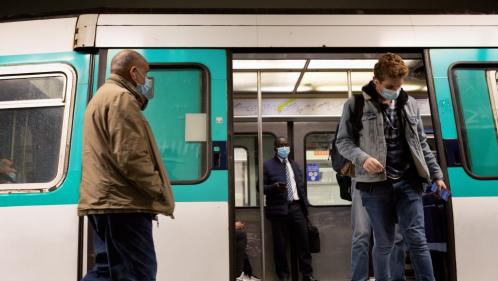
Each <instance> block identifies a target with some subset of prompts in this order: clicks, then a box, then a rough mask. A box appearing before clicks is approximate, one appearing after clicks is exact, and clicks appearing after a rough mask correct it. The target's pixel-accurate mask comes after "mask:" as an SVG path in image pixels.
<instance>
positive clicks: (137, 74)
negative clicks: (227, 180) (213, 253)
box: [78, 50, 174, 281]
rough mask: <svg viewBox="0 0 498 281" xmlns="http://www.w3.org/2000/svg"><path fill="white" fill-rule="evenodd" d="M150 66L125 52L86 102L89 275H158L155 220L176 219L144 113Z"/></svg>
mask: <svg viewBox="0 0 498 281" xmlns="http://www.w3.org/2000/svg"><path fill="white" fill-rule="evenodd" d="M148 71H149V64H148V63H147V61H146V60H145V58H144V57H143V56H142V55H140V54H139V53H137V52H135V51H131V50H124V51H121V52H119V53H118V54H116V55H115V56H114V58H113V59H112V62H111V76H110V78H109V80H107V81H106V83H105V84H104V85H102V87H100V88H99V89H98V91H97V93H96V94H95V96H94V97H93V98H92V100H91V101H90V103H89V104H88V107H87V110H86V112H85V119H84V122H85V123H84V129H83V168H82V171H83V175H82V181H81V186H80V201H79V205H78V215H80V216H85V215H86V216H88V220H89V222H90V224H91V225H92V227H93V229H94V231H95V241H94V244H95V251H96V264H95V267H94V268H93V270H92V271H90V272H89V273H88V274H87V275H86V276H85V277H84V278H83V280H84V281H94V280H99V281H100V280H112V281H114V280H130V281H131V280H136V281H152V280H156V272H157V262H156V255H155V250H154V241H153V238H152V220H153V219H154V218H155V217H156V215H157V214H163V215H167V216H173V209H174V199H173V195H172V192H171V185H170V182H169V179H168V176H167V173H166V170H165V168H164V165H163V162H162V160H161V155H160V153H159V150H158V148H157V145H156V142H155V140H154V136H153V135H152V131H151V129H150V127H149V124H148V123H147V121H146V119H145V117H144V115H143V113H142V110H144V109H145V107H146V106H147V103H148V102H149V101H150V99H151V98H152V97H153V85H152V79H151V78H149V77H147V72H148Z"/></svg>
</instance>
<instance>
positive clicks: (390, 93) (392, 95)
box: [381, 88, 401, 100]
mask: <svg viewBox="0 0 498 281" xmlns="http://www.w3.org/2000/svg"><path fill="white" fill-rule="evenodd" d="M400 91H401V88H399V89H397V90H389V89H385V88H384V90H383V91H382V93H381V96H382V97H384V98H385V99H386V100H395V99H397V98H398V96H399V92H400Z"/></svg>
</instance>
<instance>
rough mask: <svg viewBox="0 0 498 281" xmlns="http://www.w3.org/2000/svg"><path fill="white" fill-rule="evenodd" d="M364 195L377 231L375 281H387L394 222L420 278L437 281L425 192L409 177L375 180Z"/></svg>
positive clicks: (365, 203)
mask: <svg viewBox="0 0 498 281" xmlns="http://www.w3.org/2000/svg"><path fill="white" fill-rule="evenodd" d="M361 198H362V200H363V205H364V206H365V208H366V210H367V213H368V215H369V217H370V221H371V222H372V227H373V232H374V247H373V265H374V273H375V280H376V281H388V280H390V276H389V260H390V255H391V251H392V249H393V245H394V238H395V224H396V221H398V222H399V228H400V232H401V234H402V235H403V238H404V240H405V245H406V246H407V248H408V250H409V251H410V257H411V261H412V265H413V269H414V271H415V275H416V277H417V280H418V281H434V280H435V279H434V272H433V269H432V260H431V256H430V253H429V248H428V247H427V240H426V238H425V229H424V210H423V205H422V193H421V191H418V190H417V188H416V187H415V186H413V185H412V184H411V183H410V182H409V181H407V180H399V181H396V182H393V183H392V184H391V183H389V182H385V183H374V184H373V188H372V190H371V191H361Z"/></svg>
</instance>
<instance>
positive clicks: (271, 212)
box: [263, 156, 309, 219]
mask: <svg viewBox="0 0 498 281" xmlns="http://www.w3.org/2000/svg"><path fill="white" fill-rule="evenodd" d="M290 164H291V167H292V171H293V172H294V177H295V180H296V187H297V194H298V195H299V199H300V200H299V202H300V204H301V209H302V210H303V213H304V214H305V215H308V205H309V203H308V197H307V195H306V189H305V188H304V181H303V174H302V172H301V169H300V168H299V166H298V165H297V163H296V162H294V161H290ZM263 171H264V185H265V190H264V192H265V195H266V207H265V213H266V217H267V218H268V219H272V218H278V217H284V216H286V215H287V213H288V209H289V202H288V201H287V191H283V192H280V191H278V190H277V189H276V188H275V187H273V184H274V183H276V182H283V183H286V182H287V177H286V175H285V164H284V163H282V162H280V159H279V158H278V157H277V156H275V157H273V158H272V159H269V160H266V161H265V162H264V165H263Z"/></svg>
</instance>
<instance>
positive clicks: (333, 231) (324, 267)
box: [232, 52, 447, 281]
mask: <svg viewBox="0 0 498 281" xmlns="http://www.w3.org/2000/svg"><path fill="white" fill-rule="evenodd" d="M381 54H382V53H380V52H375V53H326V54H325V53H234V54H233V61H232V70H233V76H232V81H233V91H232V92H233V115H234V116H233V117H234V118H233V121H234V126H233V128H234V139H233V147H234V165H235V166H234V174H235V176H234V179H235V182H234V186H235V219H236V220H240V221H242V222H243V223H244V224H245V226H246V232H247V237H248V247H247V252H248V256H249V260H250V261H251V263H252V266H253V268H254V273H255V275H257V276H261V274H262V268H261V256H262V254H261V253H262V249H261V239H262V237H261V228H260V227H261V218H260V210H259V203H260V202H259V194H258V192H257V182H258V138H257V132H258V123H257V114H258V103H257V93H258V83H257V81H258V75H260V79H261V80H260V81H261V84H260V85H261V93H262V105H261V110H262V117H263V118H262V120H263V122H262V131H263V146H262V148H261V149H262V150H263V158H264V160H266V159H269V158H271V157H273V155H274V151H273V141H274V140H275V138H276V137H278V136H283V137H286V138H287V139H288V140H289V144H290V147H291V155H290V158H291V159H294V160H295V161H296V162H297V164H298V165H299V166H300V167H301V169H302V170H303V174H304V180H305V185H306V190H307V194H308V199H309V202H310V204H311V206H310V209H309V211H310V215H309V216H310V220H311V221H312V222H313V224H315V225H316V226H318V228H319V230H320V236H321V241H322V249H321V252H320V253H317V254H313V266H314V271H315V275H316V277H317V278H318V279H320V280H351V273H350V271H351V269H350V268H351V266H350V262H351V234H352V231H351V211H350V209H351V208H350V206H351V205H350V202H349V201H345V200H343V199H341V198H340V196H339V186H338V184H337V181H336V178H335V172H334V170H333V169H332V167H331V163H330V160H329V143H330V141H331V139H332V138H333V136H334V134H335V129H336V126H337V122H338V120H339V118H340V116H341V114H342V107H343V104H344V102H345V101H346V100H347V98H348V97H349V96H351V95H355V94H360V93H361V88H362V86H363V85H365V84H367V83H368V82H369V81H370V80H371V79H372V77H373V67H374V65H375V63H376V61H377V59H378V57H379V56H380V55H381ZM399 54H400V55H401V56H402V57H403V59H404V60H405V63H406V64H407V66H408V67H409V70H410V74H409V76H408V77H407V78H406V79H405V83H404V84H403V89H404V90H405V91H407V92H408V94H409V95H411V96H413V97H414V98H415V99H416V100H417V101H418V104H419V107H420V110H421V115H422V119H423V122H424V127H425V131H426V133H427V135H428V142H429V145H430V146H431V147H432V148H433V151H434V152H436V151H435V144H434V137H433V130H432V120H431V110H430V106H429V99H428V89H427V85H428V84H427V78H426V69H425V65H424V60H423V56H422V53H421V52H420V53H399ZM264 239H265V243H266V244H265V245H266V246H265V249H264V252H265V255H266V265H265V267H266V269H265V270H264V271H265V272H266V274H265V277H266V279H265V280H270V281H272V280H277V277H276V275H275V273H274V265H273V259H272V247H273V246H272V242H271V241H272V240H271V228H270V227H269V224H268V223H267V222H265V233H264ZM430 246H431V245H430ZM440 246H441V245H438V247H439V248H438V251H431V253H432V254H433V255H434V256H433V259H434V262H435V263H441V264H442V265H443V267H445V266H444V265H445V264H446V260H447V258H446V256H447V255H446V245H443V246H442V247H440ZM431 249H432V248H431ZM435 266H436V265H435ZM438 266H441V265H438ZM294 267H295V266H294ZM406 267H407V269H408V268H410V264H409V260H407V264H406ZM445 271H446V270H441V271H438V272H440V275H439V276H437V280H447V276H446V275H445V274H444V272H445ZM409 272H410V271H407V274H408V275H407V277H408V278H413V276H412V275H410V273H409ZM293 276H294V278H297V273H296V269H295V268H294V269H293ZM293 280H298V279H293ZM410 280H411V279H410Z"/></svg>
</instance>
